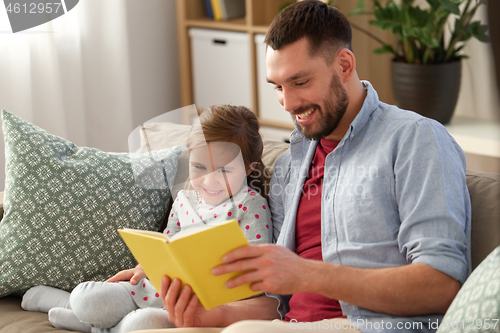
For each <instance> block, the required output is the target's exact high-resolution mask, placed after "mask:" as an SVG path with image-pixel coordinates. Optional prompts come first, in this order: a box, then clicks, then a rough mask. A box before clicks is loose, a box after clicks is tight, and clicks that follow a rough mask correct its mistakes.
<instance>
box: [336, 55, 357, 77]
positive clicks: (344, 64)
mask: <svg viewBox="0 0 500 333" xmlns="http://www.w3.org/2000/svg"><path fill="white" fill-rule="evenodd" d="M336 62H337V64H338V66H339V69H340V72H339V77H340V78H341V80H342V82H347V81H348V80H349V79H350V78H351V76H352V75H353V74H354V72H355V71H356V57H355V56H354V53H352V52H351V51H350V50H349V49H346V48H342V49H340V50H339V51H338V53H337V59H336Z"/></svg>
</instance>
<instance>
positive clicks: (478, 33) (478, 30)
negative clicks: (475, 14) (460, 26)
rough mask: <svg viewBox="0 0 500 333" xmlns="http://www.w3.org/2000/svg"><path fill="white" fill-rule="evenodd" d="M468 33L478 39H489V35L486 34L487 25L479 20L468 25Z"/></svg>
mask: <svg viewBox="0 0 500 333" xmlns="http://www.w3.org/2000/svg"><path fill="white" fill-rule="evenodd" d="M469 31H470V34H471V35H472V36H474V37H476V38H477V39H478V40H479V41H481V42H485V43H488V42H489V41H490V36H488V35H487V34H486V31H488V26H487V25H485V24H481V22H479V21H474V22H472V23H471V24H470V25H469Z"/></svg>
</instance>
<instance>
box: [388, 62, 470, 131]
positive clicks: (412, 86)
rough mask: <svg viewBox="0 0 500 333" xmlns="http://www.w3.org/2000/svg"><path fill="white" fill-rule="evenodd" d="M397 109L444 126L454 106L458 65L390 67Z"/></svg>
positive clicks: (458, 87) (457, 89)
mask: <svg viewBox="0 0 500 333" xmlns="http://www.w3.org/2000/svg"><path fill="white" fill-rule="evenodd" d="M391 69H392V90H393V92H394V98H395V99H396V105H397V106H399V107H400V108H402V109H405V110H411V111H415V112H417V113H420V114H421V115H423V116H425V117H429V118H432V119H435V120H437V121H439V122H440V123H441V124H447V123H448V122H449V121H450V119H451V117H452V116H453V112H454V111H455V106H456V104H457V99H458V92H459V91H460V79H461V77H462V63H461V61H454V62H450V63H445V64H436V65H425V66H423V65H415V64H407V63H404V62H395V61H393V62H392V64H391Z"/></svg>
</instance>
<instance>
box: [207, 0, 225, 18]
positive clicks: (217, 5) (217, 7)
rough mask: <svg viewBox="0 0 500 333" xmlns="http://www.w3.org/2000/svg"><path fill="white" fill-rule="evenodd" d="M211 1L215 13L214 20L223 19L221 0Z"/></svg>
mask: <svg viewBox="0 0 500 333" xmlns="http://www.w3.org/2000/svg"><path fill="white" fill-rule="evenodd" d="M210 3H211V4H212V11H213V13H214V20H216V21H221V20H222V12H221V9H220V3H219V0H210Z"/></svg>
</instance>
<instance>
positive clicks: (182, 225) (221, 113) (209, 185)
mask: <svg viewBox="0 0 500 333" xmlns="http://www.w3.org/2000/svg"><path fill="white" fill-rule="evenodd" d="M199 120H200V122H199V124H195V125H194V126H193V129H192V131H191V132H190V134H189V137H188V140H187V144H186V145H187V147H188V149H189V178H190V180H189V185H190V188H188V189H186V190H182V191H180V192H179V193H178V195H177V198H176V199H175V201H174V203H173V205H172V210H171V213H170V216H169V219H168V224H167V227H166V229H165V231H164V233H166V234H167V235H169V236H170V235H173V234H175V233H177V232H179V231H182V230H185V229H188V228H194V227H202V226H205V225H209V224H216V223H219V222H222V221H226V220H228V219H233V218H234V219H236V220H237V221H238V223H239V224H240V227H241V229H242V230H243V232H244V233H245V236H246V237H247V239H248V240H249V242H250V243H266V242H270V241H271V238H272V225H271V214H270V211H269V206H268V204H267V200H266V199H267V196H266V193H267V191H266V189H265V187H266V186H267V181H268V177H267V176H266V170H265V167H264V165H263V163H262V160H261V156H262V150H263V143H262V139H261V137H260V134H259V124H258V121H257V118H256V117H255V115H254V114H253V112H251V111H250V110H248V109H247V108H245V107H241V106H230V105H216V106H212V107H209V108H207V109H206V110H205V111H204V112H203V113H202V114H201V115H200V118H199ZM249 185H250V186H249ZM200 250H202V251H203V249H200ZM110 282H118V283H110ZM22 307H23V308H24V309H25V310H30V311H42V312H47V311H48V312H49V320H50V322H51V323H52V324H53V325H54V326H56V327H59V328H65V329H70V330H78V331H83V332H111V333H115V332H120V333H122V332H129V331H133V330H139V329H155V328H169V327H174V326H173V325H172V324H170V323H169V322H168V319H167V312H166V311H165V310H164V309H163V308H162V307H163V302H162V300H161V298H160V297H159V294H158V292H157V291H156V290H155V289H154V287H153V286H152V285H151V283H150V282H149V280H147V278H146V275H145V273H144V271H143V270H142V268H141V267H140V266H137V267H135V268H133V269H128V270H125V271H121V272H119V273H118V274H116V275H115V276H113V277H112V278H110V279H109V280H108V281H106V282H84V283H81V284H79V285H78V286H77V287H76V288H75V289H74V290H73V291H72V293H71V295H70V294H69V293H67V292H65V291H62V290H58V289H55V288H52V287H48V286H36V287H33V288H31V289H30V290H28V291H27V292H26V294H25V296H24V297H23V302H22ZM49 310H50V311H49Z"/></svg>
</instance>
